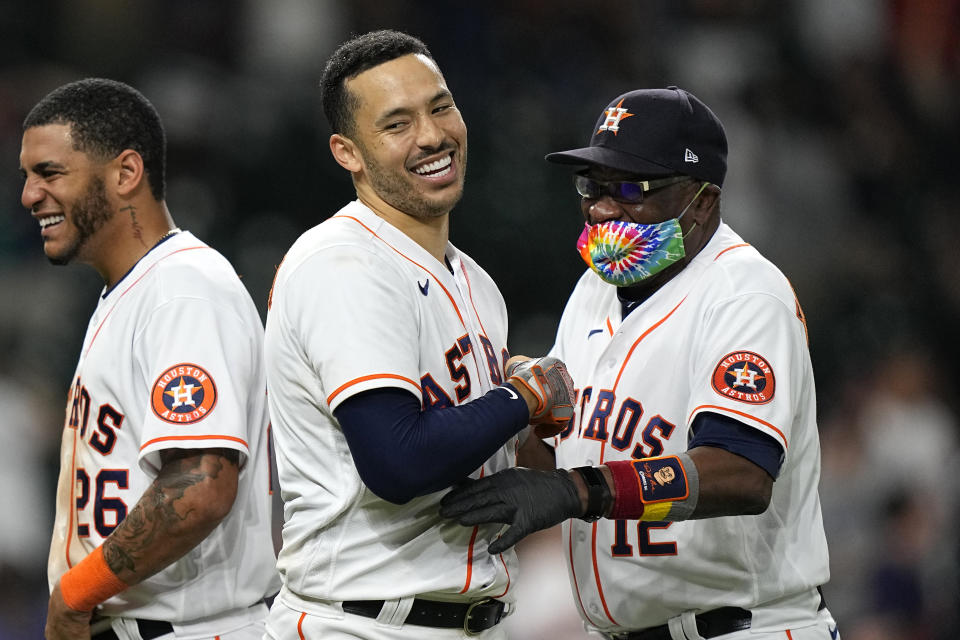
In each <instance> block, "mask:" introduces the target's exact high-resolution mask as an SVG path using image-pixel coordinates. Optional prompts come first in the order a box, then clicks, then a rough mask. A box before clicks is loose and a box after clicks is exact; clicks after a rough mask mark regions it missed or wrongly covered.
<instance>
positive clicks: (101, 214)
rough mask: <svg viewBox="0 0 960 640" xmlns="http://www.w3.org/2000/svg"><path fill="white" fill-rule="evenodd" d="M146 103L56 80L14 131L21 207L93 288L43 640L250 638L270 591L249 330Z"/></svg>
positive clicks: (254, 325) (248, 307) (54, 255)
mask: <svg viewBox="0 0 960 640" xmlns="http://www.w3.org/2000/svg"><path fill="white" fill-rule="evenodd" d="M164 156H165V142H164V133H163V127H162V124H161V122H160V119H159V116H158V115H157V113H156V111H155V110H154V108H153V106H152V105H151V104H150V103H149V102H148V101H147V100H146V98H144V97H143V96H142V95H141V94H140V93H139V92H137V91H136V90H135V89H133V88H131V87H129V86H127V85H125V84H122V83H119V82H115V81H112V80H104V79H95V78H94V79H86V80H81V81H78V82H73V83H70V84H67V85H64V86H62V87H60V88H58V89H56V90H55V91H53V92H52V93H50V94H49V95H47V96H46V97H45V98H44V99H43V100H41V101H40V102H39V103H38V104H37V105H36V106H35V107H34V108H33V110H31V112H30V113H29V114H28V116H27V118H26V120H25V122H24V135H23V146H22V149H21V153H20V164H21V168H22V171H23V173H24V177H25V183H24V188H23V194H22V202H23V205H24V206H25V207H26V208H27V209H29V211H30V213H31V215H32V216H33V217H34V218H35V219H37V221H38V222H39V223H40V227H41V236H42V238H43V248H44V252H45V253H46V255H47V257H48V258H49V259H50V261H51V262H53V263H55V264H67V263H69V262H73V261H77V262H82V263H86V264H90V265H91V266H93V267H94V268H95V269H96V270H97V271H98V272H99V273H100V275H101V276H102V277H103V279H104V281H105V283H106V286H105V288H104V290H103V293H102V295H101V296H100V300H99V303H98V305H97V308H96V310H95V311H94V313H93V317H92V318H91V319H90V324H89V326H88V328H87V334H86V337H85V338H84V342H83V347H82V349H81V351H80V360H79V363H78V365H77V369H76V374H75V376H74V380H73V384H72V388H71V390H70V394H69V399H68V403H67V416H66V423H65V425H64V431H63V440H62V445H61V468H60V479H59V483H58V488H57V509H56V520H55V525H54V532H53V538H52V542H51V546H50V559H49V565H48V575H49V580H50V588H51V596H50V604H49V610H48V616H47V626H46V636H47V638H48V639H50V640H53V639H57V640H59V639H70V640H77V639H81V640H82V639H85V638H90V637H91V636H92V637H93V638H94V639H95V640H115V639H120V640H140V639H143V640H150V639H152V638H193V639H206V638H210V639H212V638H215V637H216V638H220V639H221V640H227V639H230V640H253V639H254V638H260V637H261V636H262V634H263V628H264V623H263V621H264V618H265V616H266V613H267V607H266V604H265V602H264V598H265V596H269V595H272V594H274V593H276V590H277V589H278V588H279V579H278V576H277V574H276V571H275V567H274V562H275V558H274V553H273V544H272V537H271V519H270V513H271V503H270V493H271V488H270V468H269V464H270V463H269V459H268V442H267V440H268V419H267V409H266V375H265V371H264V367H263V356H262V347H263V328H262V323H261V320H260V317H259V314H258V313H257V310H256V307H255V306H254V304H253V301H252V300H251V298H250V295H249V294H248V293H247V291H246V289H245V288H244V287H243V285H242V284H241V282H240V279H239V278H238V277H237V274H236V273H235V272H234V270H233V268H232V267H231V266H230V264H229V263H228V262H227V260H226V259H225V258H224V257H223V256H221V255H220V254H219V253H217V252H216V251H215V250H213V249H212V248H210V247H209V246H207V245H206V244H204V243H203V242H201V241H199V240H198V239H197V238H196V237H194V236H193V235H192V234H190V233H189V232H185V231H180V230H179V229H177V228H175V226H174V224H173V220H172V218H171V216H170V213H169V211H168V210H167V208H166V205H165V203H164V162H165V158H164Z"/></svg>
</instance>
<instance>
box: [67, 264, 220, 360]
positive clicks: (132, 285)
mask: <svg viewBox="0 0 960 640" xmlns="http://www.w3.org/2000/svg"><path fill="white" fill-rule="evenodd" d="M210 248H211V247H185V248H183V249H177V250H176V251H173V252H171V253H169V254H167V255H165V256H163V257H162V258H159V259H158V260H157V261H156V262H154V263H153V264H152V265H150V266H149V267H147V270H146V271H144V272H143V274H142V275H141V276H140V277H139V278H137V279H136V280H134V281H133V282H132V283H130V286H129V287H127V288H126V289H124V290H123V293H121V294H120V297H119V298H117V301H116V303H114V305H113V306H112V307H110V311H108V312H107V315H105V316H103V320H101V321H100V324H99V325H97V330H96V331H94V332H93V337H92V338H90V344H88V345H87V350H86V351H84V352H83V353H84V355H86V354H88V353H90V347H92V346H93V342H94V341H95V340H96V339H97V336H98V335H100V329H102V328H103V325H104V323H105V322H106V321H107V318H109V317H110V314H111V313H113V310H114V309H116V308H117V305H118V304H120V299H121V298H123V296H125V295H127V292H129V291H130V289H133V288H134V287H135V286H137V283H138V282H140V281H141V280H143V279H144V278H145V277H147V274H148V273H150V272H151V271H152V270H153V268H154V267H155V266H157V265H158V264H160V261H161V260H166V259H167V258H169V257H170V256H172V255H174V254H177V253H180V252H182V251H193V250H194V249H210Z"/></svg>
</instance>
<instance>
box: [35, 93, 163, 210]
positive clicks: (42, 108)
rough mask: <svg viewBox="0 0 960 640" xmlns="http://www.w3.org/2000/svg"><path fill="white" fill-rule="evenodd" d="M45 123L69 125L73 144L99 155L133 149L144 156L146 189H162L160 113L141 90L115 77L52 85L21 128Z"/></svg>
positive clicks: (158, 191)
mask: <svg viewBox="0 0 960 640" xmlns="http://www.w3.org/2000/svg"><path fill="white" fill-rule="evenodd" d="M48 124H65V125H69V127H70V137H71V138H72V139H73V148H74V150H76V151H82V152H83V153H86V154H88V155H91V156H94V157H96V158H98V159H100V160H109V159H112V158H115V157H116V156H118V155H119V154H120V152H122V151H123V150H124V149H133V150H134V151H136V152H137V153H139V154H140V156H141V157H142V158H143V166H144V171H145V172H146V175H147V182H148V184H149V185H150V192H151V193H152V194H153V197H154V198H156V199H157V200H158V201H160V200H163V199H164V194H165V192H166V179H165V176H164V173H165V171H166V162H167V158H166V155H167V139H166V134H165V133H164V130H163V123H162V122H160V115H159V114H158V113H157V110H156V109H155V108H154V107H153V105H152V104H150V101H149V100H147V99H146V98H145V97H144V96H143V94H141V93H140V92H139V91H137V90H136V89H134V88H133V87H131V86H129V85H126V84H124V83H122V82H118V81H116V80H108V79H105V78H86V79H83V80H77V81H75V82H71V83H69V84H65V85H63V86H62V87H59V88H57V89H54V90H53V91H51V92H50V93H49V94H47V95H46V96H45V97H44V98H43V99H42V100H41V101H40V102H38V103H37V104H36V106H34V107H33V109H31V110H30V113H28V114H27V117H26V119H25V120H24V121H23V130H24V131H26V130H27V129H30V128H32V127H42V126H44V125H48Z"/></svg>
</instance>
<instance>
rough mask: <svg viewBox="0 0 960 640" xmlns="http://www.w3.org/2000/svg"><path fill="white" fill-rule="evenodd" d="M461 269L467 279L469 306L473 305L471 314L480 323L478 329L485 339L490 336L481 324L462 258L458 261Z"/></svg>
mask: <svg viewBox="0 0 960 640" xmlns="http://www.w3.org/2000/svg"><path fill="white" fill-rule="evenodd" d="M460 266H461V270H462V271H463V277H464V279H465V280H466V281H467V293H468V294H469V296H470V306H471V307H473V315H474V316H476V318H477V322H479V323H480V330H481V331H483V335H485V336H487V339H489V338H490V336H489V335H488V334H487V330H486V328H484V326H483V320H481V319H480V312H479V311H477V305H476V303H474V301H473V287H471V286H470V275H469V274H468V273H467V268H466V267H465V266H463V260H461V261H460Z"/></svg>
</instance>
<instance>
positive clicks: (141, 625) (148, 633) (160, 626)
mask: <svg viewBox="0 0 960 640" xmlns="http://www.w3.org/2000/svg"><path fill="white" fill-rule="evenodd" d="M137 629H138V630H139V631H140V635H141V636H142V637H143V640H153V639H154V638H159V637H160V636H165V635H167V634H168V633H173V625H172V624H170V623H169V622H166V621H165V620H141V619H140V618H137ZM90 640H119V638H118V637H117V634H116V633H114V631H113V629H107V630H106V631H103V632H101V633H98V634H97V635H95V636H93V637H92V638H90Z"/></svg>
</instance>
